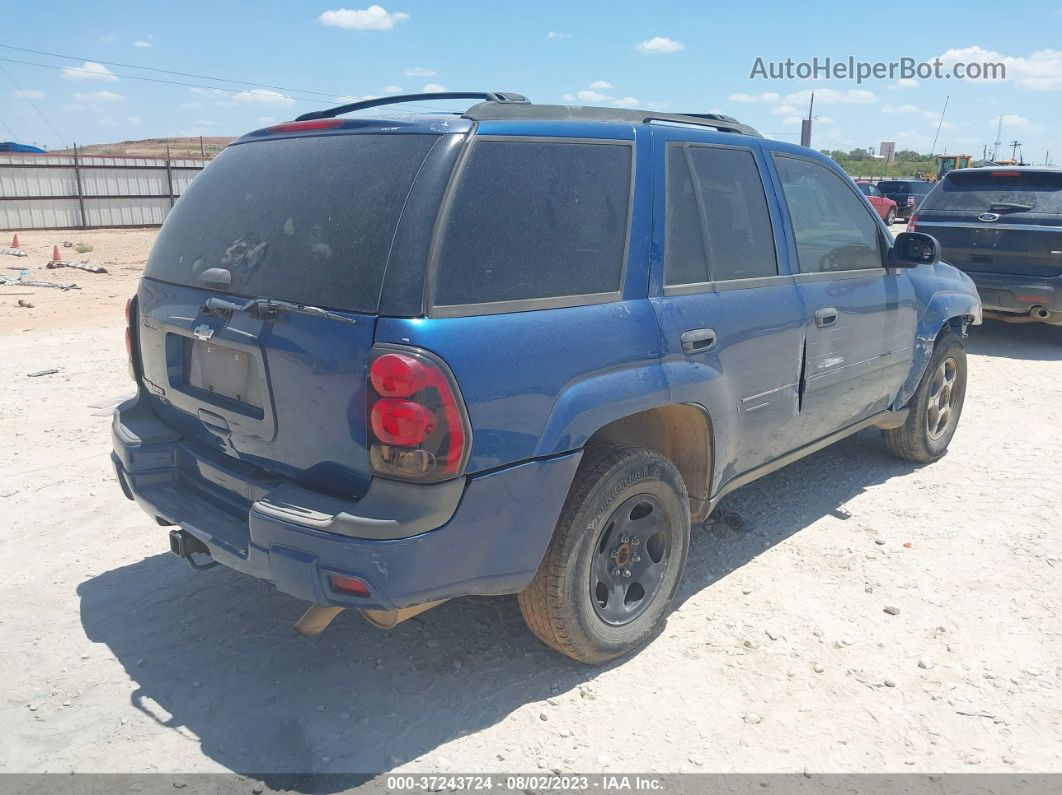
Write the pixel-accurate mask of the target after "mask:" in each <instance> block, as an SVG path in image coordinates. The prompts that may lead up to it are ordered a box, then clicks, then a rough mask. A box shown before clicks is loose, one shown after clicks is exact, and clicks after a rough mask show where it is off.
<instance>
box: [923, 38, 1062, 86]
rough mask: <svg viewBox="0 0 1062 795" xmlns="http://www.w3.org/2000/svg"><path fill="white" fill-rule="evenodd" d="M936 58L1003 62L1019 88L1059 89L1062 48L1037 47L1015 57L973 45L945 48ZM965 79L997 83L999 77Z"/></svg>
mask: <svg viewBox="0 0 1062 795" xmlns="http://www.w3.org/2000/svg"><path fill="white" fill-rule="evenodd" d="M939 58H940V60H941V61H943V62H944V63H945V64H953V63H957V62H962V63H965V64H967V65H969V64H973V63H982V64H983V63H986V62H987V63H995V62H998V63H1002V64H1003V65H1004V66H1005V67H1006V69H1007V80H1013V81H1015V82H1016V83H1017V84H1018V85H1019V86H1021V87H1022V88H1027V89H1029V90H1031V91H1057V90H1062V50H1050V49H1048V50H1037V51H1036V52H1033V53H1031V54H1030V55H1029V56H1028V57H1017V56H1012V55H1003V54H1002V53H1000V52H996V51H995V50H986V49H984V48H983V47H978V46H973V47H962V48H959V49H951V50H947V51H946V52H945V53H944V54H942V55H940V56H939ZM967 70H969V66H967ZM964 82H968V83H969V82H972V83H998V82H1000V81H999V80H998V79H996V80H966V81H964Z"/></svg>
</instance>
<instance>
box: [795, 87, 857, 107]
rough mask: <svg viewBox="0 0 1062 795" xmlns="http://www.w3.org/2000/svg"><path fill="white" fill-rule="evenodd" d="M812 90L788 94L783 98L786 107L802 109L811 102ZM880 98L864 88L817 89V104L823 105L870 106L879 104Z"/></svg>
mask: <svg viewBox="0 0 1062 795" xmlns="http://www.w3.org/2000/svg"><path fill="white" fill-rule="evenodd" d="M811 93H812V92H811V89H804V90H803V91H797V92H795V93H793V94H787V95H786V96H784V97H783V98H782V102H783V103H784V104H786V105H796V106H797V107H801V106H804V105H807V104H808V102H809V101H810V100H811ZM877 101H878V97H877V95H876V94H875V93H874V92H872V91H867V90H866V89H863V88H853V89H850V90H848V91H840V90H838V89H836V88H817V89H815V104H816V105H818V104H823V105H868V104H870V103H873V102H877Z"/></svg>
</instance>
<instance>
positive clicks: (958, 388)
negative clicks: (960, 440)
mask: <svg viewBox="0 0 1062 795" xmlns="http://www.w3.org/2000/svg"><path fill="white" fill-rule="evenodd" d="M965 398H966V351H965V350H964V349H963V345H962V340H960V339H959V338H958V337H957V336H955V334H953V333H951V332H950V331H946V332H945V333H944V334H943V335H942V336H941V337H940V338H939V339H938V340H937V343H936V345H934V346H933V356H932V357H931V358H930V360H929V364H928V365H927V367H926V371H925V373H923V375H922V380H921V382H919V384H918V389H917V390H915V393H914V396H913V397H912V398H911V402H910V403H908V408H910V413H909V414H908V415H907V421H906V422H905V423H904V424H903V425H901V426H900V427H899V428H892V429H889V430H885V431H882V436H883V437H884V439H885V446H886V447H888V448H889V451H890V452H892V453H893V454H894V455H896V456H899V457H900V458H905V459H907V460H908V461H916V462H918V463H920V464H926V463H929V462H930V461H936V460H937V459H938V458H940V457H941V456H942V455H944V453H946V452H947V451H948V444H949V443H950V442H951V438H952V437H953V436H954V435H955V429H956V428H957V427H958V424H959V416H960V415H961V414H962V405H963V401H964V400H965Z"/></svg>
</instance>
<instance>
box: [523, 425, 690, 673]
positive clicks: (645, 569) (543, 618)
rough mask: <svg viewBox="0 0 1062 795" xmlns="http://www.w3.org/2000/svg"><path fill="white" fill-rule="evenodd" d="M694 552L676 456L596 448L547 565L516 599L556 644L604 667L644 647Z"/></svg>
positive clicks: (583, 466)
mask: <svg viewBox="0 0 1062 795" xmlns="http://www.w3.org/2000/svg"><path fill="white" fill-rule="evenodd" d="M689 545H690V509H689V498H688V495H687V493H686V485H685V483H684V482H683V480H682V476H681V475H680V474H679V472H678V470H677V469H676V468H675V465H674V464H672V463H671V461H669V460H668V459H667V458H665V457H663V456H661V455H659V454H657V453H654V452H652V451H651V450H646V449H644V448H638V447H614V446H606V447H588V448H587V450H586V453H585V454H584V456H583V460H582V462H581V463H580V465H579V471H578V472H577V473H576V476H575V481H574V483H573V484H572V488H571V491H570V492H569V494H568V499H567V501H566V502H565V505H564V510H563V512H562V513H561V517H560V520H559V521H558V522H557V528H556V530H555V531H554V534H553V539H552V541H551V542H550V545H549V548H548V549H547V550H546V555H545V558H544V559H543V561H542V563H541V565H539V568H538V571H537V572H536V573H535V576H534V579H532V581H531V584H530V585H528V587H527V589H526V590H524V591H523V592H521V593H520V594H519V595H518V596H517V600H518V602H519V604H520V612H521V613H522V614H523V617H524V621H526V622H527V625H528V627H529V628H530V629H531V631H532V632H534V633H535V635H537V636H538V637H539V639H540V640H542V641H543V642H544V643H546V644H547V645H549V646H552V647H553V648H554V649H556V650H557V651H559V652H561V653H563V654H566V655H568V656H569V657H571V658H573V659H575V660H579V661H580V662H585V663H590V664H599V663H604V662H608V661H609V660H612V659H615V658H616V657H619V656H621V655H623V654H626V653H627V652H629V651H631V650H632V649H635V648H637V647H638V646H640V645H642V644H643V643H645V642H646V641H647V640H648V639H649V637H650V636H651V635H652V634H653V631H654V630H655V629H656V627H657V626H658V624H659V623H660V621H661V619H663V617H664V616H665V615H666V614H667V612H668V609H669V607H670V605H671V600H672V598H673V597H674V595H675V591H676V590H677V588H678V583H679V580H680V578H681V575H682V570H683V568H684V567H685V564H686V557H687V554H688V553H689Z"/></svg>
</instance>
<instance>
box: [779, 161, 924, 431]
mask: <svg viewBox="0 0 1062 795" xmlns="http://www.w3.org/2000/svg"><path fill="white" fill-rule="evenodd" d="M773 161H774V167H775V170H776V174H777V178H778V181H779V185H780V187H781V193H782V195H783V197H784V200H785V204H786V207H787V209H788V213H789V217H790V220H791V223H792V229H793V238H794V241H793V242H794V248H795V254H796V261H797V263H798V268H799V273H798V274H797V276H796V282H797V287H798V289H799V291H800V295H801V298H802V299H803V301H804V305H805V308H806V311H807V331H806V334H807V348H806V353H805V366H804V375H803V378H802V383H801V407H800V421H799V425H798V432H797V434H798V441H799V443H800V444H807V443H810V442H813V441H815V440H817V439H820V438H822V437H824V436H827V435H829V434H830V433H832V432H833V431H837V430H840V429H842V428H844V427H846V426H848V425H851V424H853V423H855V422H858V421H859V420H862V419H864V418H866V417H869V416H870V415H872V414H874V413H876V412H879V411H882V410H884V409H886V408H888V407H889V405H890V404H891V403H892V401H893V399H894V398H895V396H896V394H897V392H898V391H899V389H900V387H901V386H902V385H903V382H904V379H905V378H906V377H907V373H908V371H909V369H910V365H911V357H912V351H913V344H914V329H915V325H916V313H917V310H916V303H915V297H914V290H913V288H912V286H911V282H910V279H909V277H908V276H907V273H906V272H904V271H897V270H892V271H890V270H887V269H886V268H885V267H884V266H883V265H884V252H885V244H886V241H885V235H886V234H887V233H886V232H885V230H884V229H883V227H882V225H881V223H880V221H879V220H878V219H876V218H875V217H874V216H873V215H872V214H871V210H870V209H869V208H868V207H867V205H866V202H865V201H864V200H863V198H862V197H861V196H860V195H859V193H858V192H857V191H856V189H855V187H854V186H853V184H852V182H851V180H849V179H847V178H846V177H844V176H843V175H841V174H838V173H836V172H834V171H833V170H832V169H831V168H829V167H827V166H826V165H824V164H822V163H819V162H816V161H814V160H811V159H810V158H805V157H801V156H797V155H791V154H781V153H775V155H774V157H773Z"/></svg>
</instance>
